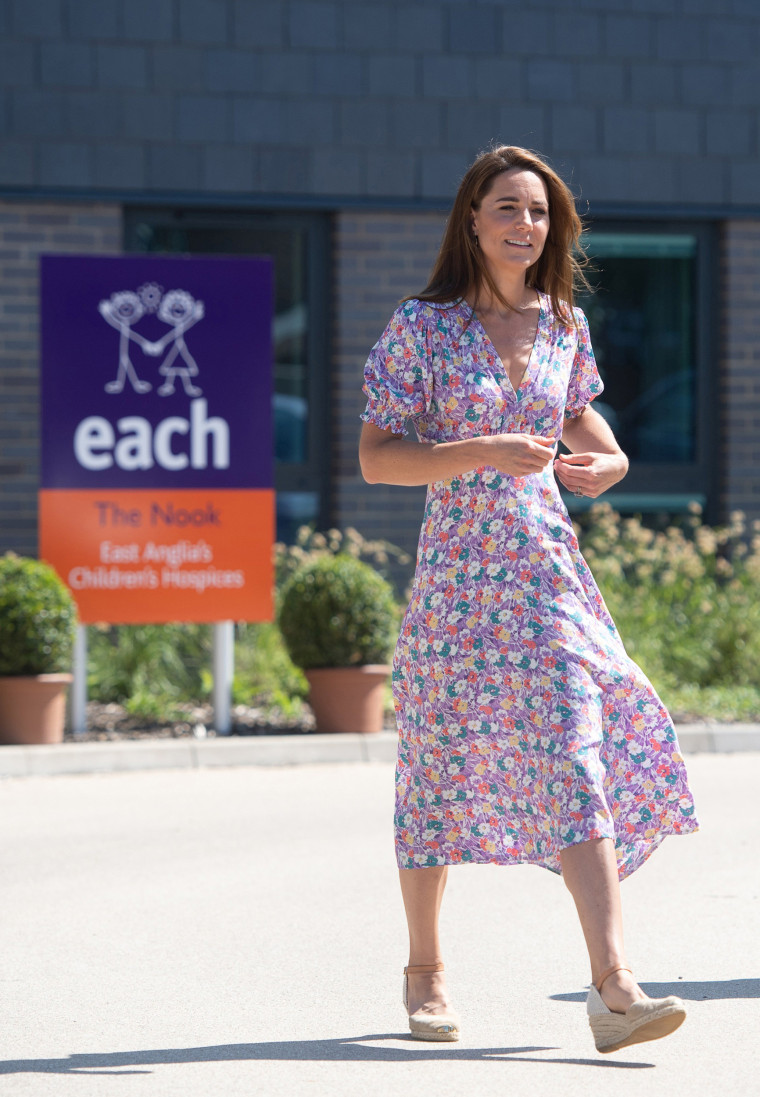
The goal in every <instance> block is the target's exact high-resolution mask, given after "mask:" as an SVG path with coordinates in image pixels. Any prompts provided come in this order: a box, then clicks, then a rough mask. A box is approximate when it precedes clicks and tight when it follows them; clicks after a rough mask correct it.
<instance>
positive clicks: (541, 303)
mask: <svg viewBox="0 0 760 1097" xmlns="http://www.w3.org/2000/svg"><path fill="white" fill-rule="evenodd" d="M536 296H537V297H538V320H537V321H536V334H535V335H534V336H533V346H532V347H531V348H530V354H529V355H528V361H527V364H526V366H525V369H524V370H523V375H522V377H521V378H520V384H519V385H518V386H517V388H515V387H514V385H513V384H512V380H511V378H510V376H509V370H508V369H507V367H506V366H505V365H504V363H503V362H502V360H501V355H500V354H499V352H498V351H497V349H496V347H495V346H494V343H493V340H492V339H491V336H490V335H489V334H488V332H487V331H486V329H485V327H484V326H483V324H482V322H481V320H480V317H479V316H478V314H477V313H476V312H475V309H474V308H472V306H471V305H469V304H468V303H467V302H466V301H465V302H464V304H465V305H467V308H468V309H469V310H470V316H471V319H472V320H474V321H475V322H476V324H477V325H478V327H479V328H480V330H481V332H482V333H483V337H484V338H485V339H486V341H487V342H488V344H489V345H490V347H491V350H492V351H493V353H494V355H495V357H496V361H497V362H498V363H499V365H500V366H501V370H502V373H503V375H504V379H505V381H506V382H507V384H508V385H509V389H510V392H511V393H512V395H513V396H514V397H515V399H516V400H519V399H520V392H521V390H522V389H523V387H524V386H525V382H526V381H527V379H528V375H529V374H530V372H531V370H532V368H533V359H534V358H535V356H536V348H537V346H538V340H539V338H540V335H541V321H542V320H543V318H544V296H543V294H542V293H541V290H538V289H537V290H536Z"/></svg>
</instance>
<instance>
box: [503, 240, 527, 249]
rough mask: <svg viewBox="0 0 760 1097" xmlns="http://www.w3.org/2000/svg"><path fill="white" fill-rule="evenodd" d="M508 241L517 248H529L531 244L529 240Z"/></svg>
mask: <svg viewBox="0 0 760 1097" xmlns="http://www.w3.org/2000/svg"><path fill="white" fill-rule="evenodd" d="M506 243H508V244H511V245H512V246H513V247H516V248H529V247H531V244H530V242H529V241H528V240H507V241H506Z"/></svg>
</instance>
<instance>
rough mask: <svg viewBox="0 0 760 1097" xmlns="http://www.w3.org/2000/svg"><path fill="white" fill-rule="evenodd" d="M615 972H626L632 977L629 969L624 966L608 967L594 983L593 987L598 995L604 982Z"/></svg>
mask: <svg viewBox="0 0 760 1097" xmlns="http://www.w3.org/2000/svg"><path fill="white" fill-rule="evenodd" d="M616 971H627V972H629V973H630V974H631V975H633V972H632V971H631V969H630V968H629V967H626V966H625V964H615V965H614V966H613V967H608V968H607V970H606V971H603V972H602V974H601V975H600V976H599V978H598V979H597V981H596V982H595V983H594V986H595V987H596V989H597V991H598V992H599V993H601V990H602V984H603V983H604V982H605V980H606V979H609V977H610V975H614V974H615V972H616Z"/></svg>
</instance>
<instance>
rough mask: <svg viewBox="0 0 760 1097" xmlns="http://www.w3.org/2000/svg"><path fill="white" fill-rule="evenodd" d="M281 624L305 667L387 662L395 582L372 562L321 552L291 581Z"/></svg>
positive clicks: (284, 594)
mask: <svg viewBox="0 0 760 1097" xmlns="http://www.w3.org/2000/svg"><path fill="white" fill-rule="evenodd" d="M279 624H280V629H281V631H282V635H283V637H284V640H285V644H286V646H287V648H288V651H289V653H290V658H291V659H292V660H293V662H294V663H295V664H296V666H300V667H303V668H304V669H305V670H308V669H310V668H312V667H350V666H363V665H366V664H369V663H386V662H387V661H388V660H389V658H390V655H391V652H392V650H393V644H394V641H395V638H396V630H397V628H398V607H397V606H396V602H395V599H394V597H393V590H392V588H391V586H390V584H389V583H388V582H387V581H386V580H385V579H383V577H382V576H381V575H379V574H378V573H377V572H376V571H375V570H374V569H373V568H371V567H370V566H369V564H365V563H364V562H363V561H361V560H357V559H355V558H354V557H351V556H346V555H342V554H340V555H337V556H331V555H328V556H318V557H316V559H312V560H309V561H307V562H306V563H305V564H303V565H302V566H301V567H299V568H297V570H296V571H295V572H294V573H293V574H292V575H291V576H290V578H289V579H288V581H287V582H286V584H285V586H284V588H283V590H282V596H281V599H280V609H279Z"/></svg>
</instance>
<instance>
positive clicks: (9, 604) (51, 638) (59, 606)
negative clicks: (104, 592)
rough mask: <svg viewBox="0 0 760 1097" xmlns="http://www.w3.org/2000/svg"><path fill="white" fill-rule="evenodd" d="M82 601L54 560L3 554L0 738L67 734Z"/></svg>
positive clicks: (35, 739) (50, 738)
mask: <svg viewBox="0 0 760 1097" xmlns="http://www.w3.org/2000/svg"><path fill="white" fill-rule="evenodd" d="M75 624H76V607H75V604H74V600H73V598H72V597H71V594H70V593H69V590H68V588H67V587H66V586H65V585H64V584H63V583H62V582H61V580H60V579H59V578H58V575H57V574H56V572H55V571H54V570H53V568H51V567H50V566H49V564H45V563H42V562H41V561H40V560H32V559H29V558H27V557H22V556H15V555H14V554H13V553H8V554H7V555H5V556H2V557H0V742H2V743H58V742H61V740H62V739H63V725H64V720H65V706H66V687H67V685H68V684H69V683H70V682H71V674H70V673H69V668H70V667H71V658H72V650H73V643H74V626H75Z"/></svg>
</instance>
